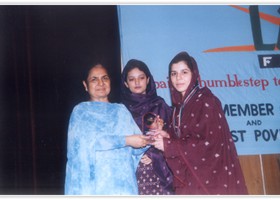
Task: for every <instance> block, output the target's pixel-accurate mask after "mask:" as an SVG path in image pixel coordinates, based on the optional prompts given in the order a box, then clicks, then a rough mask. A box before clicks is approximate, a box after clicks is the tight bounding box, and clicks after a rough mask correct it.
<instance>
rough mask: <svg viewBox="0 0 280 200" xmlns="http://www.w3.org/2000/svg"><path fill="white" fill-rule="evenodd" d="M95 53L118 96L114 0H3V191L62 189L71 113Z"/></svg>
mask: <svg viewBox="0 0 280 200" xmlns="http://www.w3.org/2000/svg"><path fill="white" fill-rule="evenodd" d="M96 59H101V60H102V61H104V62H105V64H106V65H107V66H109V67H110V69H111V72H112V73H114V76H113V80H112V83H113V84H112V85H113V87H112V91H114V93H113V101H114V102H119V81H120V73H121V70H120V69H121V68H120V41H119V30H118V18H117V6H114V5H83V6H82V5H80V6H70V5H67V6H66V5H63V6H58V5H57V6H43V5H40V6H39V5H33V6H30V5H29V6H27V5H19V6H16V5H13V6H11V5H4V6H0V195H9V194H15V195H17V194H63V190H64V177H65V164H66V144H67V126H68V120H69V116H70V113H71V111H72V108H73V107H74V106H75V105H76V104H77V103H79V102H81V101H85V100H87V97H88V96H87V94H86V92H85V91H84V88H83V85H82V79H83V77H82V72H83V68H85V67H87V66H88V65H90V64H91V63H93V62H94V61H95V60H96Z"/></svg>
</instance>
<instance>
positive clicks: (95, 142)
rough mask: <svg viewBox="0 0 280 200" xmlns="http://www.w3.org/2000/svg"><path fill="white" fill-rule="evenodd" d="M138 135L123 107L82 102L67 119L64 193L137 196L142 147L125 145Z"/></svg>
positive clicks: (137, 130)
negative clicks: (132, 135) (137, 175)
mask: <svg viewBox="0 0 280 200" xmlns="http://www.w3.org/2000/svg"><path fill="white" fill-rule="evenodd" d="M131 134H141V131H140V129H139V128H138V126H137V124H136V123H135V122H134V120H133V118H132V116H131V114H130V112H129V111H128V110H127V109H126V107H125V106H124V105H122V104H113V103H104V102H83V103H80V104H78V105H77V106H76V107H75V108H74V110H73V112H72V114H71V117H70V122H69V129H68V144H67V159H68V160H67V165H66V178H65V194H67V195H136V194H138V188H137V180H136V176H135V172H136V169H137V165H138V163H139V160H140V157H141V156H142V154H143V153H144V151H146V149H145V148H142V149H133V148H131V147H128V146H125V135H131Z"/></svg>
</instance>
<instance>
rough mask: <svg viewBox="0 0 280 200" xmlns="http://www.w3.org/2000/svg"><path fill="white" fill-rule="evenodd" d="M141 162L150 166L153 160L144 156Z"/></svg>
mask: <svg viewBox="0 0 280 200" xmlns="http://www.w3.org/2000/svg"><path fill="white" fill-rule="evenodd" d="M140 162H141V163H143V164H145V165H149V164H150V163H152V159H151V158H149V157H148V156H147V155H144V156H142V158H141V160H140Z"/></svg>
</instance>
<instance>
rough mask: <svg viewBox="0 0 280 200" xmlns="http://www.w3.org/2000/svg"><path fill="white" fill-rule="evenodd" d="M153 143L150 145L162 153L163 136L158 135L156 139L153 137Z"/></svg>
mask: <svg viewBox="0 0 280 200" xmlns="http://www.w3.org/2000/svg"><path fill="white" fill-rule="evenodd" d="M154 140H155V141H154V142H153V143H152V145H153V146H154V147H155V148H157V149H159V150H161V151H164V143H163V136H162V135H160V134H158V135H157V136H156V137H154Z"/></svg>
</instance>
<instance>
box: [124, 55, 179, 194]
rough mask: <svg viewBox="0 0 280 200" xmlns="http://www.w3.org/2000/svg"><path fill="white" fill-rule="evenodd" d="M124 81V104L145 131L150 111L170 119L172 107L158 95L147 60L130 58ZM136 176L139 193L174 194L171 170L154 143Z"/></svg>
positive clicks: (165, 119) (163, 118)
mask: <svg viewBox="0 0 280 200" xmlns="http://www.w3.org/2000/svg"><path fill="white" fill-rule="evenodd" d="M121 82H122V83H121V92H122V95H121V97H122V103H123V104H124V105H125V106H126V107H127V108H128V110H129V111H130V112H131V114H132V116H133V118H134V120H135V121H136V123H137V125H138V126H139V128H140V129H141V130H142V131H143V133H144V132H145V126H144V124H143V117H144V116H145V115H146V114H147V113H149V114H152V115H157V116H159V117H160V118H161V119H162V120H163V121H164V122H165V123H168V122H169V120H170V117H171V107H170V106H168V105H167V104H166V103H165V101H164V99H163V98H161V97H159V96H158V95H157V92H156V85H155V82H154V79H153V76H152V74H151V73H150V70H149V69H148V67H147V65H146V64H145V63H144V62H142V61H140V60H136V59H132V60H129V61H128V63H127V64H126V66H125V67H124V69H123V72H122V80H121ZM163 128H165V126H164V127H163ZM136 175H137V181H138V189H139V194H140V195H157V194H158V195H169V194H174V190H173V184H172V183H173V176H172V173H171V170H170V169H169V167H168V166H167V163H166V161H165V159H164V157H163V153H162V152H161V151H160V150H158V149H156V148H154V147H153V146H151V147H150V148H149V149H148V151H147V152H146V153H145V155H144V156H143V159H142V160H141V161H140V163H139V165H138V168H137V173H136Z"/></svg>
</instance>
